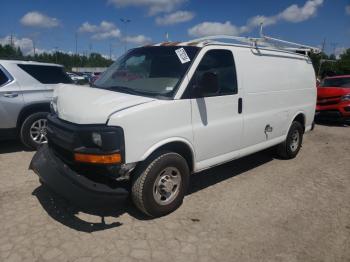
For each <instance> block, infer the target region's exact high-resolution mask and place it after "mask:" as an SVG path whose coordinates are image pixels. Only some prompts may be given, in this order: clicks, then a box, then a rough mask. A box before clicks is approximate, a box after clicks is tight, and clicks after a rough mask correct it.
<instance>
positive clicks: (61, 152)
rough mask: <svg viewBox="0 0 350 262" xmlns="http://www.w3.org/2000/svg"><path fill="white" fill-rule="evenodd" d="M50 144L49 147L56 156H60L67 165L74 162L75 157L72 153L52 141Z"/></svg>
mask: <svg viewBox="0 0 350 262" xmlns="http://www.w3.org/2000/svg"><path fill="white" fill-rule="evenodd" d="M48 144H49V147H50V148H51V149H52V151H53V152H54V154H55V155H56V156H58V157H59V158H60V159H61V160H62V161H64V162H65V163H67V164H72V163H73V162H74V155H73V152H72V151H70V150H67V149H65V148H63V147H60V146H59V145H57V144H55V143H54V142H53V141H51V140H50V139H49V143H48Z"/></svg>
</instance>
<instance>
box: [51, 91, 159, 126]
mask: <svg viewBox="0 0 350 262" xmlns="http://www.w3.org/2000/svg"><path fill="white" fill-rule="evenodd" d="M154 100H155V99H152V98H148V97H143V96H135V95H129V94H124V93H118V92H114V91H108V90H103V89H97V88H91V87H88V86H76V85H61V86H60V87H58V88H56V89H55V92H54V95H53V101H52V107H53V108H54V110H55V111H56V113H57V115H58V117H59V118H60V119H62V120H65V121H68V122H71V123H76V124H106V123H107V122H108V120H109V117H110V116H111V115H112V114H114V113H116V112H119V111H122V110H125V109H128V108H131V107H135V106H138V105H141V104H145V103H149V102H152V101H154Z"/></svg>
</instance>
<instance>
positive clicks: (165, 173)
mask: <svg viewBox="0 0 350 262" xmlns="http://www.w3.org/2000/svg"><path fill="white" fill-rule="evenodd" d="M181 180H182V179H181V173H180V171H179V170H178V169H177V168H175V167H167V168H165V169H163V170H162V171H161V172H160V173H159V174H158V177H157V179H156V181H155V182H154V185H153V197H154V199H155V201H156V202H157V204H159V205H162V206H163V205H168V204H170V203H172V202H173V201H174V199H175V198H176V197H177V196H178V194H179V192H180V188H181Z"/></svg>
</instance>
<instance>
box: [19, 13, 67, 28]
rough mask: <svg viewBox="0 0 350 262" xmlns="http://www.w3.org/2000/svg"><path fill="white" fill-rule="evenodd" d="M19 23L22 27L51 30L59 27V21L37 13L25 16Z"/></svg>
mask: <svg viewBox="0 0 350 262" xmlns="http://www.w3.org/2000/svg"><path fill="white" fill-rule="evenodd" d="M20 22H21V24H22V25H24V26H29V27H42V28H52V27H57V26H59V25H60V21H59V20H58V19H57V18H54V17H49V16H47V15H44V14H42V13H40V12H37V11H33V12H29V13H27V14H25V15H24V16H23V17H22V18H21V20H20Z"/></svg>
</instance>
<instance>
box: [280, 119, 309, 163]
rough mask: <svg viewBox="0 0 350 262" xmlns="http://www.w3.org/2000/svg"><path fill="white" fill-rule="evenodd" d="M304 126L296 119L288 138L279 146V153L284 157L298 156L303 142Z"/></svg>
mask: <svg viewBox="0 0 350 262" xmlns="http://www.w3.org/2000/svg"><path fill="white" fill-rule="evenodd" d="M303 134H304V128H303V126H302V125H301V124H300V123H299V122H297V121H294V122H293V123H292V125H291V127H290V129H289V131H288V135H287V138H286V140H285V141H284V142H283V143H281V144H279V145H278V146H277V155H278V156H279V157H281V158H282V159H292V158H295V157H296V156H297V154H298V153H299V151H300V148H301V145H302V142H303Z"/></svg>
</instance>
